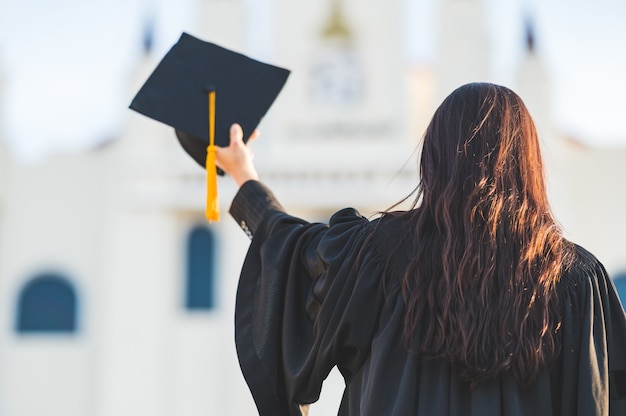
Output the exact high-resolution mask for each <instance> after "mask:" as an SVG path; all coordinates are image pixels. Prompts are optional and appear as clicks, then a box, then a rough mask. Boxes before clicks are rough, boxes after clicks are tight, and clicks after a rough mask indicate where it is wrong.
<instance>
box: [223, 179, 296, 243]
mask: <svg viewBox="0 0 626 416" xmlns="http://www.w3.org/2000/svg"><path fill="white" fill-rule="evenodd" d="M284 211H285V210H284V208H283V206H282V205H281V204H280V202H278V200H277V199H276V197H275V196H274V194H273V193H272V191H271V190H270V189H269V188H268V187H267V186H265V185H263V184H262V183H261V182H259V181H255V180H250V181H247V182H246V183H244V184H243V185H242V186H241V187H240V188H239V191H238V192H237V194H236V195H235V198H234V199H233V202H232V204H231V206H230V210H229V213H230V215H231V216H232V217H233V219H234V220H235V221H236V222H237V224H239V226H240V227H241V228H242V229H243V231H244V232H245V233H246V234H247V235H248V237H250V238H252V237H253V236H254V233H255V232H256V230H258V228H259V226H260V225H261V223H262V222H263V220H264V219H265V218H266V217H267V216H268V215H269V214H270V213H272V212H284Z"/></svg>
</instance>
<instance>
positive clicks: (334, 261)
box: [216, 83, 626, 416]
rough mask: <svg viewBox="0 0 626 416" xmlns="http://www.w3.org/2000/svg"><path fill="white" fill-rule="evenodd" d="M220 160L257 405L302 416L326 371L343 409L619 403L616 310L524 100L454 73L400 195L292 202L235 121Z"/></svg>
mask: <svg viewBox="0 0 626 416" xmlns="http://www.w3.org/2000/svg"><path fill="white" fill-rule="evenodd" d="M216 160H217V164H218V166H220V167H221V168H222V169H223V170H224V171H225V172H226V173H228V174H229V175H230V176H232V177H233V178H234V180H235V181H236V182H237V184H238V185H239V187H240V188H239V191H238V193H237V195H236V196H235V198H234V200H233V203H232V206H231V210H230V213H231V215H232V216H233V217H234V218H235V220H236V221H237V223H239V224H240V225H241V226H242V228H244V229H245V230H246V232H247V233H248V234H249V235H251V236H253V238H252V243H251V246H250V249H249V252H248V255H247V257H246V260H245V263H244V265H243V269H242V272H241V277H240V282H239V289H238V294H237V307H236V342H237V350H238V354H239V361H240V364H241V368H242V371H243V374H244V377H245V378H246V381H247V383H248V386H249V387H250V391H251V393H252V395H253V397H254V400H255V402H256V405H257V408H258V410H259V414H260V415H262V416H280V415H300V414H301V411H302V410H301V405H306V404H308V403H313V402H315V401H316V400H317V399H318V397H319V393H320V389H321V386H322V382H323V381H324V379H325V378H326V377H327V375H328V373H329V372H330V370H331V369H332V368H333V367H335V366H336V367H337V368H338V369H339V371H340V372H341V374H342V375H343V377H344V379H345V383H346V390H345V393H344V396H343V399H342V402H341V407H340V409H339V410H338V413H339V414H340V415H350V416H354V415H362V416H366V415H367V416H387V415H402V416H412V415H419V416H446V415H475V416H495V415H504V416H509V415H530V416H544V415H546V416H547V415H561V416H575V415H579V416H594V415H611V416H617V415H626V317H625V315H624V310H623V308H622V305H621V304H620V302H619V300H618V297H617V295H616V292H615V289H614V286H613V284H612V282H611V279H610V278H609V276H608V275H607V273H606V271H605V270H604V267H603V266H602V264H600V263H599V262H598V260H597V259H596V258H595V257H594V256H593V255H592V254H590V253H589V252H588V251H586V250H585V249H583V248H582V247H579V246H577V245H575V244H573V243H571V242H569V241H567V240H566V239H564V238H563V236H562V234H561V231H560V229H559V227H558V225H557V223H556V222H555V219H554V217H553V215H552V213H551V211H550V207H549V205H548V200H547V197H546V189H545V184H544V172H543V166H542V158H541V153H540V149H539V141H538V137H537V131H536V129H535V126H534V124H533V121H532V119H531V116H530V115H529V113H528V111H527V109H526V107H525V106H524V104H523V102H522V100H521V99H520V98H519V97H518V96H517V95H516V94H515V93H514V92H512V91H511V90H509V89H507V88H505V87H501V86H498V85H493V84H487V83H473V84H467V85H464V86H462V87H460V88H458V89H457V90H455V91H454V92H453V93H452V94H450V96H449V97H447V98H446V99H445V100H444V101H443V103H442V104H441V106H440V107H439V108H438V109H437V111H436V112H435V114H434V117H433V119H432V121H431V122H430V125H429V126H428V128H427V130H426V133H425V136H424V142H423V149H422V154H421V161H420V178H419V186H418V188H417V192H416V195H415V202H414V204H413V207H412V209H410V210H408V211H396V212H386V213H384V214H383V215H382V216H381V217H380V218H379V219H376V220H373V221H369V220H367V219H366V218H363V217H362V216H360V215H359V213H358V212H357V211H356V210H354V209H344V210H341V211H339V212H337V213H336V214H335V215H334V216H333V217H332V218H331V219H330V221H329V224H328V225H327V224H319V223H315V224H314V223H308V222H306V221H305V220H302V219H299V218H295V217H293V216H290V215H289V214H287V213H286V212H285V211H284V209H283V207H282V206H281V205H280V203H279V202H278V201H277V199H276V198H275V197H274V195H273V194H272V192H271V191H270V190H269V189H268V188H267V187H265V186H264V185H263V184H262V183H261V182H259V178H258V175H257V172H256V170H255V168H254V165H253V163H252V153H251V152H250V149H249V148H248V147H247V146H246V145H245V144H244V143H243V141H242V132H241V129H240V128H239V126H237V125H235V126H233V127H232V129H231V143H230V145H229V146H228V147H223V148H218V149H217V155H216Z"/></svg>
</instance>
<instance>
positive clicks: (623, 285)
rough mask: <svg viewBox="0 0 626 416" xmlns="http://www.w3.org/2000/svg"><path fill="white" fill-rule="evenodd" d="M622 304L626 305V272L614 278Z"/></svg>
mask: <svg viewBox="0 0 626 416" xmlns="http://www.w3.org/2000/svg"><path fill="white" fill-rule="evenodd" d="M613 281H614V282H615V288H616V289H617V294H618V295H619V298H620V300H621V301H622V305H624V306H626V273H620V274H618V275H617V276H615V279H614V280H613Z"/></svg>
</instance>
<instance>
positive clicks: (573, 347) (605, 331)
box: [559, 247, 626, 416]
mask: <svg viewBox="0 0 626 416" xmlns="http://www.w3.org/2000/svg"><path fill="white" fill-rule="evenodd" d="M577 249H578V252H579V259H580V260H581V261H580V267H577V271H576V272H575V273H574V275H570V276H567V275H566V276H565V278H564V279H562V283H563V285H562V290H561V293H560V294H559V296H560V297H561V299H562V305H563V308H564V309H563V335H562V336H563V338H562V351H561V358H562V363H561V369H560V370H561V371H560V373H561V377H562V383H563V388H562V389H560V391H561V394H562V396H563V397H561V400H560V403H561V406H562V409H561V412H560V414H561V415H580V416H583V415H585V416H586V415H609V416H618V415H626V315H625V314H624V309H623V307H622V305H621V303H620V300H619V298H618V296H617V292H616V290H615V286H614V284H613V281H612V280H611V278H610V277H609V275H608V274H607V273H606V270H605V269H604V267H603V266H602V264H601V263H600V262H599V261H598V260H597V259H596V258H595V257H594V256H593V255H592V254H591V253H589V252H587V251H585V250H584V249H582V248H580V247H578V248H577Z"/></svg>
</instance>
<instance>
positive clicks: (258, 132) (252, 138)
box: [248, 129, 261, 143]
mask: <svg viewBox="0 0 626 416" xmlns="http://www.w3.org/2000/svg"><path fill="white" fill-rule="evenodd" d="M260 134H261V132H260V131H259V130H258V129H255V130H254V131H253V132H252V135H250V138H249V139H248V143H250V142H251V141H252V140H254V139H256V138H257V137H259V135H260Z"/></svg>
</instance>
